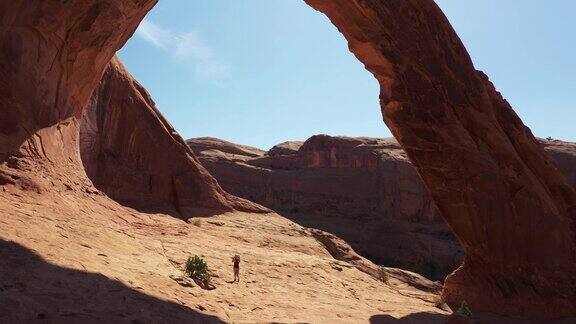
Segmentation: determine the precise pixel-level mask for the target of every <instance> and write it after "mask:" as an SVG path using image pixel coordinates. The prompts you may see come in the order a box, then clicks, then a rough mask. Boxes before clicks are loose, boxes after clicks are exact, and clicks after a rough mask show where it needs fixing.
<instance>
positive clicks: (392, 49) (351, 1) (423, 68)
mask: <svg viewBox="0 0 576 324" xmlns="http://www.w3.org/2000/svg"><path fill="white" fill-rule="evenodd" d="M306 2H307V3H309V4H310V5H311V6H312V7H314V8H316V9H317V10H319V11H321V12H323V13H325V14H326V15H327V16H328V18H330V20H331V21H332V22H333V23H334V24H335V25H336V27H338V29H339V30H340V31H341V32H342V34H343V35H344V36H345V38H346V39H347V40H348V43H349V47H350V50H351V51H352V52H353V53H354V54H355V55H356V57H357V58H358V59H359V60H360V61H361V62H363V63H364V65H365V66H366V69H368V70H369V71H370V72H372V73H373V74H374V76H375V77H376V79H377V80H378V81H379V83H380V86H381V92H380V101H381V106H382V112H383V115H384V120H385V122H386V124H387V125H388V127H389V128H390V130H391V131H392V133H393V134H394V136H395V137H396V138H397V139H398V141H399V142H400V144H401V145H402V147H403V148H404V149H405V150H406V153H407V154H408V156H409V158H410V160H411V161H412V162H413V163H414V165H415V166H416V168H417V169H418V172H419V173H420V175H421V177H422V179H423V181H424V183H425V185H426V187H427V188H428V190H429V191H430V192H431V194H432V197H433V198H434V201H435V202H436V204H437V206H438V208H439V209H440V211H441V212H442V215H443V217H444V218H445V219H446V221H447V222H448V224H449V225H450V227H451V228H452V230H453V231H454V232H455V234H456V235H457V236H458V238H459V240H460V242H462V244H463V247H464V249H465V250H466V259H465V261H464V263H463V265H462V266H461V267H460V268H459V269H458V270H457V271H456V272H454V273H453V274H452V275H451V276H450V277H449V278H447V280H446V283H445V288H444V297H445V298H446V300H448V301H449V302H452V303H459V302H461V301H462V300H467V301H468V302H469V303H470V304H471V305H472V306H473V307H475V308H477V309H483V310H491V311H496V312H500V313H508V314H516V315H523V316H546V317H554V316H560V315H566V314H575V313H576V305H575V304H576V302H575V300H576V279H575V278H574V276H573V271H574V270H575V269H576V242H575V239H576V224H575V221H576V191H575V190H574V188H572V187H571V186H570V185H569V184H568V182H567V181H566V179H565V178H564V177H563V176H562V175H561V173H560V172H559V171H558V169H557V168H556V166H555V164H554V163H553V162H552V161H551V159H550V158H549V157H547V156H546V154H545V153H544V150H543V149H542V148H541V147H540V146H539V145H538V143H537V141H536V139H535V138H534V136H533V135H532V134H531V132H530V130H529V129H528V128H527V127H526V126H525V125H524V124H523V123H522V121H521V120H520V119H519V118H518V116H517V115H516V114H515V113H514V111H513V109H512V108H511V107H510V105H509V104H508V103H507V102H506V101H505V100H504V99H503V98H502V96H501V95H500V94H499V93H498V92H497V91H496V90H495V88H494V86H493V85H492V84H491V83H490V81H489V80H488V78H487V76H486V75H484V74H483V73H481V72H479V71H477V70H476V69H475V68H474V65H473V64H472V60H471V59H470V57H469V55H468V53H467V52H466V49H465V48H464V46H463V44H462V42H461V41H460V39H459V38H458V36H457V35H456V33H455V32H454V30H453V29H452V27H451V26H450V23H449V22H448V20H447V19H446V17H445V16H444V15H443V13H442V11H441V10H440V8H439V7H438V6H437V5H436V4H435V3H434V2H433V1H432V0H406V1H379V0H362V1H360V0H306ZM544 305H546V306H544Z"/></svg>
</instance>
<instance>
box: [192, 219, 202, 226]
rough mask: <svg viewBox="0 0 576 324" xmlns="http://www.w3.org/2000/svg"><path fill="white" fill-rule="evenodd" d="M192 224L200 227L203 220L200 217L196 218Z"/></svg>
mask: <svg viewBox="0 0 576 324" xmlns="http://www.w3.org/2000/svg"><path fill="white" fill-rule="evenodd" d="M192 225H194V226H198V227H200V226H201V225H202V221H201V220H200V219H199V218H194V219H193V220H192Z"/></svg>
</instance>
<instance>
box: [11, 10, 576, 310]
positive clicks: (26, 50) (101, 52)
mask: <svg viewBox="0 0 576 324" xmlns="http://www.w3.org/2000/svg"><path fill="white" fill-rule="evenodd" d="M306 2H307V3H308V4H310V5H311V6H312V7H314V8H316V9H318V10H320V11H322V12H323V13H325V14H326V15H327V16H328V17H329V18H330V19H331V21H332V22H333V23H334V24H335V25H336V26H337V27H338V29H339V30H340V31H341V32H342V33H343V35H344V36H345V37H346V39H347V40H348V42H349V47H350V50H351V51H352V52H353V53H354V54H355V55H356V56H357V57H358V59H359V60H360V61H362V62H363V63H364V64H365V66H366V68H367V69H368V70H369V71H370V72H372V73H373V74H374V76H375V77H376V78H377V80H378V81H379V83H380V85H381V93H380V101H381V106H382V111H383V114H384V119H385V121H386V123H387V124H388V126H389V128H390V129H391V130H392V132H393V134H394V135H395V137H396V138H397V139H398V141H399V142H400V144H401V145H402V147H403V148H404V149H405V150H406V153H407V155H408V157H409V158H410V160H411V161H412V162H413V163H414V165H415V166H416V168H417V170H418V172H419V173H420V175H421V177H422V179H423V182H424V184H425V185H426V187H427V188H428V190H429V191H430V192H431V194H432V197H433V198H434V201H435V203H436V205H437V206H438V208H439V210H440V211H441V212H442V215H443V217H444V218H445V219H446V221H447V222H448V224H449V225H450V227H451V228H452V230H453V231H454V232H455V234H456V235H457V236H458V238H459V240H460V241H461V242H462V244H463V247H464V249H465V250H466V259H465V261H464V263H463V265H462V266H461V267H460V268H459V269H458V270H457V271H456V272H454V273H453V274H452V275H451V276H450V277H449V278H448V279H447V281H446V284H445V288H444V296H445V298H446V299H447V300H448V301H449V302H454V303H458V302H460V301H461V300H464V299H465V300H467V301H468V302H469V303H470V304H471V305H472V307H474V308H477V309H483V310H491V311H495V312H498V313H507V314H517V315H524V316H545V317H553V316H561V315H575V314H576V307H575V306H576V305H575V304H576V302H575V301H576V278H575V277H574V276H573V272H574V270H575V269H576V243H575V240H576V224H575V220H576V191H575V190H574V189H573V188H572V187H571V186H570V185H569V184H568V182H567V180H566V179H565V178H564V177H563V176H562V175H561V174H560V172H559V171H558V170H557V168H556V166H555V164H554V163H553V162H552V161H551V159H549V158H548V157H547V156H546V155H545V153H544V150H543V149H542V148H541V147H539V145H538V143H537V141H536V139H535V138H534V137H533V136H532V134H531V133H530V131H529V130H528V129H527V128H526V127H525V126H524V124H523V123H522V121H521V120H520V119H519V118H518V117H517V116H516V114H515V113H514V111H513V110H512V108H511V107H510V105H509V104H508V103H507V102H506V101H505V100H504V99H503V98H502V97H501V96H500V94H499V93H498V92H497V91H496V90H495V89H494V87H493V86H492V84H491V83H490V82H489V81H488V78H487V77H486V76H485V75H484V74H482V73H481V72H478V71H476V70H475V69H474V66H473V64H472V61H471V60H470V57H469V56H468V54H467V52H466V50H465V48H464V46H463V45H462V43H461V41H460V40H459V38H458V36H457V35H456V33H455V32H454V30H453V29H452V27H451V26H450V24H449V22H448V20H447V19H446V17H444V15H443V14H442V12H441V10H440V9H439V8H438V6H437V5H436V4H435V3H434V2H433V1H432V0H402V1H399V0H390V1H381V0H306ZM155 3H156V1H155V0H126V1H118V0H86V1H35V2H34V3H33V4H30V1H24V0H15V1H3V2H1V3H0V43H1V44H2V50H1V52H0V55H1V59H0V80H1V81H0V186H3V187H4V188H3V189H6V187H8V190H12V187H14V188H20V189H24V190H34V191H37V192H42V191H43V190H47V189H48V190H90V188H91V185H90V184H89V181H88V180H87V178H86V177H85V172H84V168H83V166H82V163H81V161H80V157H79V139H78V130H79V119H80V118H82V110H83V108H84V107H85V106H86V104H87V103H88V100H89V97H90V95H91V93H92V92H93V90H94V89H95V88H96V86H97V84H98V82H99V81H100V79H101V77H102V74H103V72H104V69H105V68H106V65H107V64H108V63H109V61H110V60H111V58H112V56H113V55H114V53H115V52H116V51H117V50H118V49H119V48H120V47H121V46H122V45H123V44H124V43H125V42H126V40H127V39H128V38H129V37H130V35H132V33H133V32H134V30H135V29H136V26H137V25H138V23H139V22H140V21H141V19H142V18H143V16H144V15H145V14H146V12H147V11H148V10H150V9H151V8H152V6H153V5H154V4H155ZM158 154H161V153H158Z"/></svg>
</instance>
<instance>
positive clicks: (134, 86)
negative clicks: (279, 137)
mask: <svg viewBox="0 0 576 324" xmlns="http://www.w3.org/2000/svg"><path fill="white" fill-rule="evenodd" d="M80 140H81V145H80V153H81V156H82V160H83V162H84V166H85V169H86V173H87V174H88V177H89V178H90V179H91V180H92V182H93V183H94V185H95V186H96V187H97V188H98V189H100V190H102V191H103V192H105V193H106V194H107V195H109V196H110V197H111V198H113V199H115V200H117V201H119V202H121V203H122V204H124V205H127V206H130V207H133V208H137V209H139V210H148V211H149V210H156V211H163V212H171V213H172V214H176V215H178V216H179V217H183V218H188V217H192V216H194V215H202V214H204V215H206V214H208V215H209V214H214V213H217V212H218V210H227V211H231V210H234V209H235V210H244V211H256V212H257V211H261V212H264V211H266V209H265V208H262V207H261V206H258V205H256V204H253V203H251V202H249V201H245V200H243V199H240V198H237V197H234V196H231V195H229V194H227V193H226V192H224V191H223V190H222V189H221V188H220V186H219V185H218V183H217V182H216V180H214V178H213V177H212V176H211V175H210V174H209V173H208V172H207V171H206V169H204V168H203V167H202V166H201V165H200V164H199V163H198V160H197V159H196V158H195V157H194V154H193V153H192V151H190V149H189V148H188V146H187V145H186V143H184V140H182V138H181V137H180V135H179V134H178V133H177V132H176V131H175V130H174V128H173V127H172V126H171V125H170V123H169V122H168V121H166V119H164V117H163V116H162V114H161V113H160V112H159V111H158V109H157V108H156V106H155V104H154V102H153V101H152V99H151V98H150V95H149V94H148V92H147V91H146V90H145V89H144V88H143V87H142V86H141V85H140V84H139V83H138V82H137V81H135V80H134V79H133V78H132V76H131V75H130V73H128V72H127V71H126V69H125V68H124V66H123V65H122V64H121V63H120V61H119V60H118V59H117V58H114V59H113V60H112V61H111V62H110V64H109V65H108V68H107V69H106V71H105V73H104V76H103V78H102V81H101V82H100V85H99V86H98V88H97V89H96V90H95V91H94V94H93V96H92V98H91V100H90V103H89V104H88V106H87V107H86V109H85V111H84V116H83V120H82V125H81V136H80ZM242 152H244V151H242ZM244 153H246V154H249V152H244Z"/></svg>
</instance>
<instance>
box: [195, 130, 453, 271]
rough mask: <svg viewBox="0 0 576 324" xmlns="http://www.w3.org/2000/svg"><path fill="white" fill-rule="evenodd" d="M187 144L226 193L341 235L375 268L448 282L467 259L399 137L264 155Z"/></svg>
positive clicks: (202, 141) (331, 142)
mask: <svg viewBox="0 0 576 324" xmlns="http://www.w3.org/2000/svg"><path fill="white" fill-rule="evenodd" d="M186 143H188V145H190V147H191V148H192V150H193V151H194V153H195V154H196V156H198V158H199V160H200V162H201V163H202V164H203V165H204V166H205V167H206V168H207V169H208V170H209V171H210V173H211V174H212V175H214V176H215V177H216V179H217V180H218V183H220V184H221V185H222V187H223V188H224V189H225V190H226V191H228V192H230V193H232V194H234V195H237V196H240V197H244V198H246V199H250V200H252V201H255V202H257V203H259V204H262V205H265V206H267V207H270V208H271V209H273V210H275V211H277V212H281V213H282V214H283V215H284V216H286V217H289V218H291V219H292V220H294V221H296V222H298V223H300V224H301V225H304V226H307V227H313V228H319V229H323V230H325V231H329V232H331V233H334V234H336V235H338V236H340V237H342V238H344V239H345V240H346V241H348V242H349V243H350V244H352V246H353V247H354V248H355V249H356V250H357V251H358V252H359V253H361V254H362V255H365V256H368V257H369V258H370V259H371V260H373V261H374V262H376V263H380V264H383V265H387V266H395V267H399V268H402V269H407V270H411V271H415V272H418V273H421V274H424V275H426V276H428V277H429V278H432V279H438V280H443V279H444V277H445V276H446V275H447V274H448V273H450V272H451V271H453V270H454V269H455V268H456V267H457V266H458V265H459V264H460V263H461V261H462V250H461V248H460V246H459V244H458V243H457V241H456V239H455V237H454V236H453V235H452V234H451V232H450V230H449V228H448V227H447V226H446V225H445V223H444V221H443V220H442V218H441V217H440V215H439V213H438V210H437V208H435V206H434V204H433V203H432V200H431V198H430V197H429V195H428V193H427V192H426V189H425V188H424V186H423V184H422V181H421V180H420V177H419V176H418V174H417V173H416V170H415V169H414V167H413V166H412V165H411V163H410V162H409V161H408V159H407V157H406V154H405V153H404V151H403V150H402V148H401V147H400V145H399V144H398V143H397V142H396V141H395V140H394V139H377V138H350V137H331V136H326V135H317V136H313V137H311V138H310V139H308V140H307V141H306V142H286V143H282V144H279V145H276V146H274V147H273V148H272V149H270V150H269V151H268V152H263V151H261V152H260V153H259V155H257V156H253V154H252V153H255V152H258V149H254V148H252V149H248V148H246V147H245V146H240V145H238V146H235V145H233V144H232V143H229V142H224V141H218V140H216V139H206V138H196V139H190V140H187V141H186ZM244 152H248V153H244Z"/></svg>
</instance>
